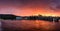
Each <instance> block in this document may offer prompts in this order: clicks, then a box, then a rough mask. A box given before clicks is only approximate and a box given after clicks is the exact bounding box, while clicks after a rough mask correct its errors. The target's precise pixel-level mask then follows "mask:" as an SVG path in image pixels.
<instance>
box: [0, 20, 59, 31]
mask: <svg viewBox="0 0 60 31" xmlns="http://www.w3.org/2000/svg"><path fill="white" fill-rule="evenodd" d="M58 30H60V22H49V21H43V20H0V31H58Z"/></svg>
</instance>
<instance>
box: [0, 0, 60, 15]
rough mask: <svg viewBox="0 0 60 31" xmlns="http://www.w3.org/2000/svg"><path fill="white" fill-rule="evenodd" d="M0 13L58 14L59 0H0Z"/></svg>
mask: <svg viewBox="0 0 60 31" xmlns="http://www.w3.org/2000/svg"><path fill="white" fill-rule="evenodd" d="M0 14H14V15H19V16H31V15H38V14H41V15H43V16H60V15H59V14H60V0H0Z"/></svg>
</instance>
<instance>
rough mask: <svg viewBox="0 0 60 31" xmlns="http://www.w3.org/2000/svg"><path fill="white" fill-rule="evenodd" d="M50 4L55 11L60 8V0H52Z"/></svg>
mask: <svg viewBox="0 0 60 31" xmlns="http://www.w3.org/2000/svg"><path fill="white" fill-rule="evenodd" d="M49 5H50V9H51V10H54V11H59V10H60V0H52V1H51V2H50V4H49Z"/></svg>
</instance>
